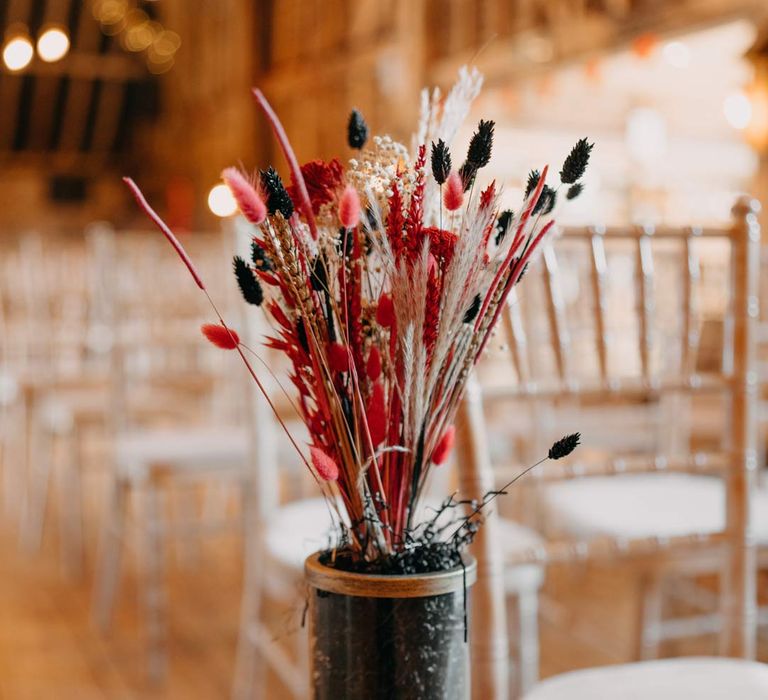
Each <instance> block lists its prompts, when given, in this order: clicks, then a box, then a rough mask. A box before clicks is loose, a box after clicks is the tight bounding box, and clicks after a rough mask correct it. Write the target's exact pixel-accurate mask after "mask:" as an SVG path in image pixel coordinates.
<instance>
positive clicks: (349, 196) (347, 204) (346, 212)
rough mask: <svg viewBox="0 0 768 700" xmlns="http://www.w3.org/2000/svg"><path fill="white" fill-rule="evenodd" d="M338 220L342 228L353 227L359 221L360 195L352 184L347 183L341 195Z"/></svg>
mask: <svg viewBox="0 0 768 700" xmlns="http://www.w3.org/2000/svg"><path fill="white" fill-rule="evenodd" d="M339 220H340V221H341V225H342V226H343V227H344V228H355V226H357V225H358V224H359V223H360V197H359V196H358V194H357V190H356V189H355V188H354V187H352V185H347V186H346V187H345V188H344V193H343V194H342V195H341V201H340V202H339Z"/></svg>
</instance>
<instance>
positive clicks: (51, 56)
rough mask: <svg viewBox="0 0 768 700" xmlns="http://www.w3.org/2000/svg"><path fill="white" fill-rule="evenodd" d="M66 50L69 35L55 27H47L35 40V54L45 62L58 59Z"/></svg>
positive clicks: (64, 54)
mask: <svg viewBox="0 0 768 700" xmlns="http://www.w3.org/2000/svg"><path fill="white" fill-rule="evenodd" d="M68 51H69V37H68V36H67V35H66V33H65V32H64V31H63V30H61V29H59V28H57V27H52V28H51V29H47V30H46V31H44V32H43V33H42V34H41V35H40V38H39V39H38V40H37V54H38V56H40V58H41V59H43V61H45V62H46V63H54V62H56V61H60V60H61V59H62V58H64V56H66V55H67V52H68Z"/></svg>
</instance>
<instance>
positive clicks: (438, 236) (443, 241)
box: [424, 226, 459, 269]
mask: <svg viewBox="0 0 768 700" xmlns="http://www.w3.org/2000/svg"><path fill="white" fill-rule="evenodd" d="M424 233H425V234H426V235H427V236H429V252H430V253H432V255H434V256H435V258H437V259H438V260H439V261H441V262H442V263H443V265H442V267H443V269H445V267H447V266H448V264H449V263H450V262H451V260H452V259H453V251H454V249H455V248H456V242H457V241H458V240H459V237H458V236H457V235H456V234H455V233H454V232H453V231H446V230H445V229H442V228H437V226H429V227H427V228H425V229H424Z"/></svg>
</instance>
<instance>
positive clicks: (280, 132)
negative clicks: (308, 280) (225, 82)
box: [252, 88, 318, 240]
mask: <svg viewBox="0 0 768 700" xmlns="http://www.w3.org/2000/svg"><path fill="white" fill-rule="evenodd" d="M252 92H253V96H254V97H255V98H256V102H257V103H258V104H259V107H261V111H262V112H264V116H265V117H266V118H267V121H268V122H269V123H270V126H271V127H272V131H273V132H274V133H275V138H276V139H277V141H278V143H279V144H280V148H281V149H282V151H283V155H284V156H285V159H286V160H287V161H288V167H289V168H290V170H291V177H292V178H293V182H294V183H295V185H296V189H297V190H298V193H299V199H300V201H299V202H298V205H299V206H300V207H301V211H302V212H303V213H304V217H305V218H306V220H307V224H308V225H309V230H310V233H311V234H312V238H313V239H314V240H317V235H318V234H317V224H316V223H315V214H314V212H313V211H312V202H311V201H310V199H309V192H307V183H306V182H304V176H303V175H302V174H301V168H300V167H299V161H298V160H296V154H295V153H294V152H293V148H292V147H291V142H290V141H289V140H288V136H287V134H286V133H285V129H284V128H283V125H282V124H281V123H280V120H279V119H278V117H277V114H275V110H273V109H272V105H270V104H269V102H268V101H267V98H266V97H264V93H263V92H262V91H261V90H259V88H253V90H252Z"/></svg>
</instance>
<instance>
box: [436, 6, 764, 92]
mask: <svg viewBox="0 0 768 700" xmlns="http://www.w3.org/2000/svg"><path fill="white" fill-rule="evenodd" d="M501 1H502V0H492V2H496V3H498V2H501ZM602 2H603V5H604V6H605V7H604V8H603V10H602V11H599V10H596V9H594V8H593V9H590V10H587V9H586V7H587V6H586V5H585V3H583V2H582V1H581V0H550V2H548V4H546V5H545V6H543V7H544V8H545V10H546V11H545V13H544V15H543V16H544V17H545V18H546V19H545V20H544V22H540V23H539V24H536V25H531V26H521V25H520V24H519V23H517V22H513V24H514V28H513V29H512V30H511V31H510V33H508V34H507V35H506V36H499V37H498V38H497V39H496V40H495V41H493V42H491V43H490V44H489V45H488V46H486V47H484V48H483V49H482V51H480V53H479V55H478V49H479V48H481V47H478V46H472V47H469V48H467V49H465V50H464V51H461V52H459V53H456V54H453V55H451V56H450V57H448V58H444V59H437V60H435V61H433V62H432V63H431V65H430V66H428V77H429V82H430V83H435V84H441V85H442V84H451V83H452V82H453V81H454V80H455V78H456V71H457V70H458V69H459V67H460V66H462V65H464V64H467V63H473V64H475V65H477V66H478V68H480V70H481V71H482V72H483V73H484V75H485V80H486V83H487V84H493V83H494V82H502V81H509V80H514V79H519V78H524V77H526V76H529V75H537V74H540V73H542V72H546V71H550V70H552V68H553V67H556V66H558V65H562V64H566V63H568V62H571V61H581V60H585V59H587V58H591V57H593V56H599V55H601V54H604V53H606V52H613V51H619V50H622V49H624V48H627V47H628V46H629V45H630V44H631V42H632V40H633V39H634V38H636V37H637V36H639V35H641V34H644V33H647V32H653V33H654V34H659V35H675V34H679V33H681V32H690V31H696V30H699V29H705V28H707V27H711V26H715V25H717V24H722V23H724V22H728V21H731V20H735V19H739V18H750V19H754V18H757V17H760V16H762V15H764V13H765V11H766V10H765V0H677V1H676V2H657V3H650V4H647V5H643V4H642V3H636V2H632V1H631V0H630V1H626V2H621V3H617V2H616V0H602ZM634 5H638V7H634ZM539 19H541V17H539ZM438 34H439V33H438ZM531 37H533V38H534V39H536V40H539V41H540V42H541V41H543V42H549V43H550V45H551V49H552V57H551V59H550V60H547V61H542V62H536V61H534V60H532V59H531V57H530V56H528V55H526V51H525V42H526V39H527V38H531Z"/></svg>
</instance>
